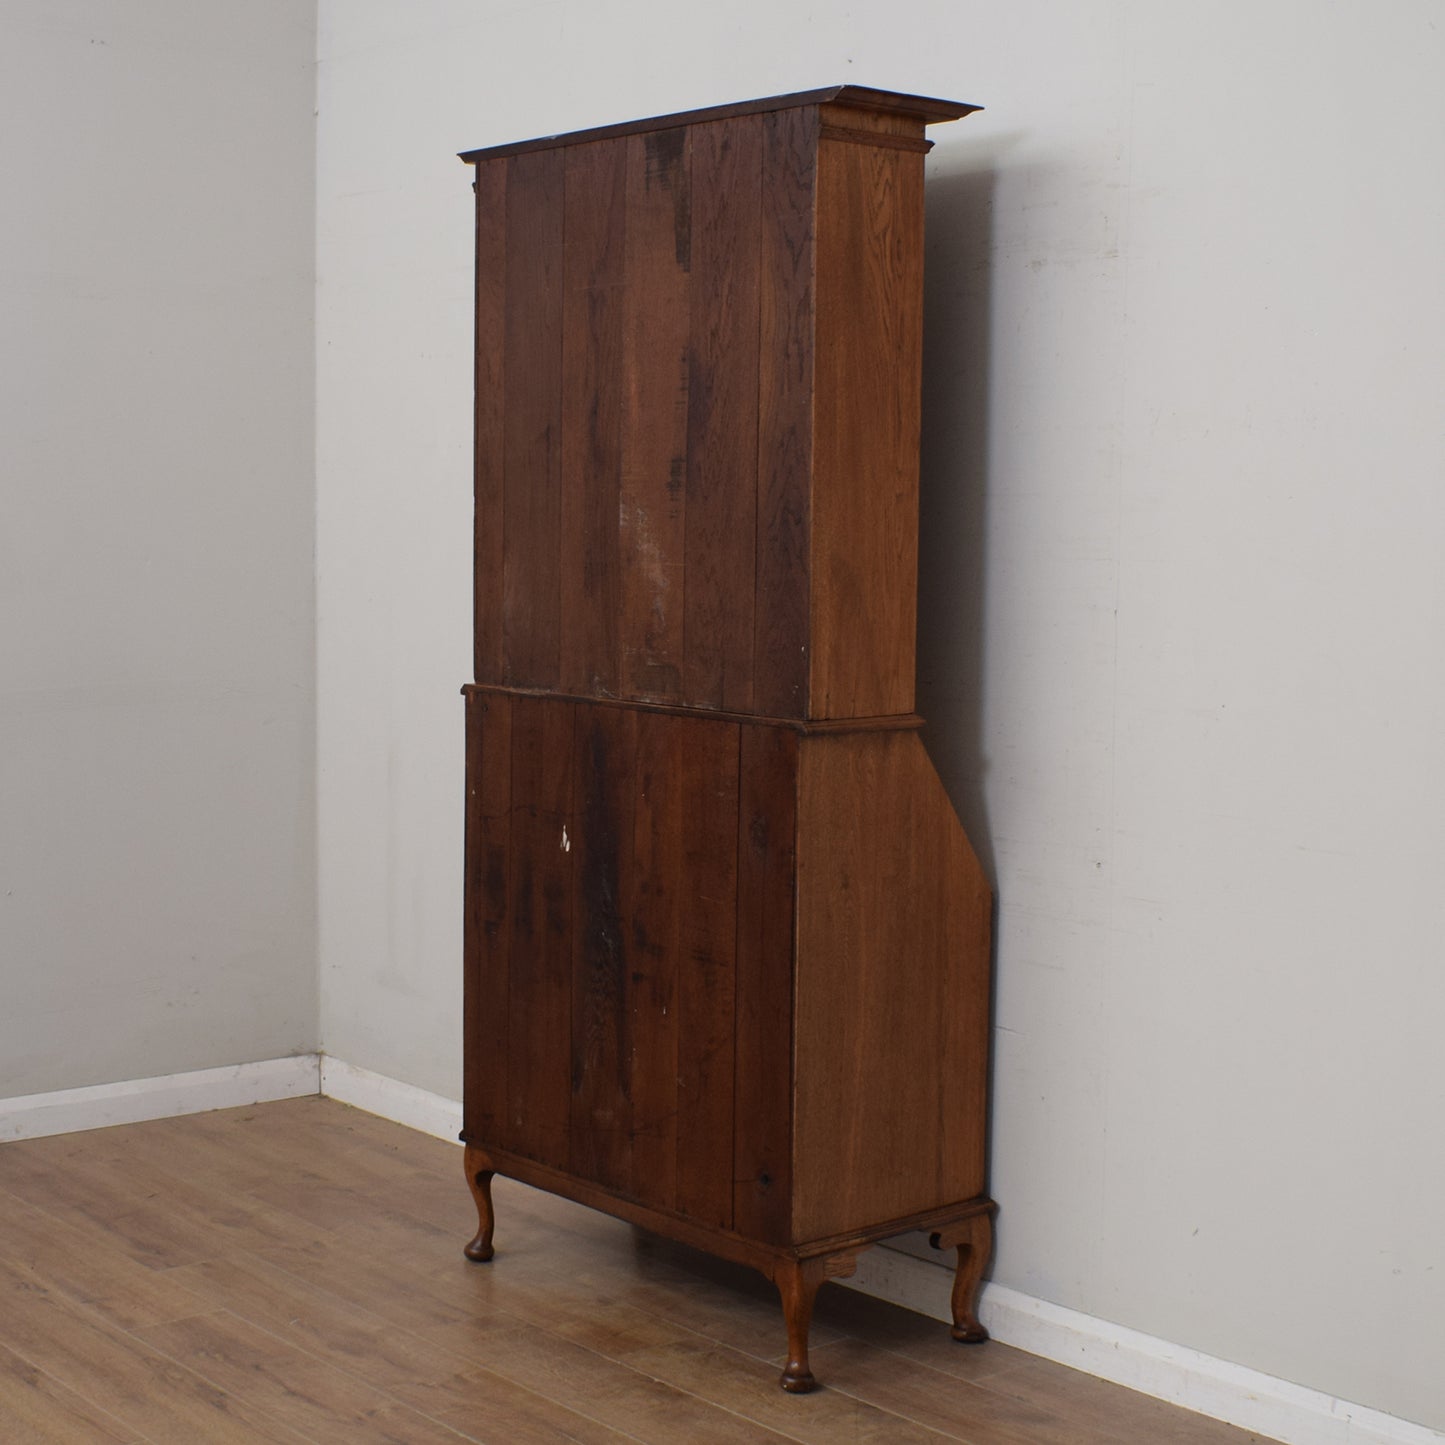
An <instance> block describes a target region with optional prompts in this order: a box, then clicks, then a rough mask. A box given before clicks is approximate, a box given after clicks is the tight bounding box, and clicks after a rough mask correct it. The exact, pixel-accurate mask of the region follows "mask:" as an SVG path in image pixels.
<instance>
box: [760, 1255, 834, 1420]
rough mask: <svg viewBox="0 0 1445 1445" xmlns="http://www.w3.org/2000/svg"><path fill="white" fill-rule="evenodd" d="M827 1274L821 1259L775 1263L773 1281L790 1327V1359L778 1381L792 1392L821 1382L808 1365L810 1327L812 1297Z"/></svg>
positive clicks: (803, 1392) (812, 1386)
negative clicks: (814, 1376) (816, 1378)
mask: <svg viewBox="0 0 1445 1445" xmlns="http://www.w3.org/2000/svg"><path fill="white" fill-rule="evenodd" d="M826 1278H827V1272H826V1270H825V1268H824V1263H823V1261H822V1260H821V1259H804V1260H797V1259H782V1260H779V1261H778V1263H777V1264H776V1265H775V1266H774V1269H773V1283H774V1284H775V1285H777V1287H778V1294H779V1295H780V1296H781V1297H782V1301H783V1319H784V1321H785V1323H786V1324H787V1327H788V1363H787V1364H786V1365H784V1366H783V1376H782V1379H781V1380H780V1381H779V1383H780V1384H781V1385H782V1387H783V1389H785V1390H787V1391H788V1393H789V1394H792V1395H806V1394H807V1393H808V1391H809V1390H813V1389H816V1388H817V1384H818V1382H817V1381H816V1380H815V1379H814V1378H813V1372H812V1370H810V1369H809V1368H808V1327H809V1326H810V1325H811V1324H812V1322H813V1301H814V1300H815V1299H817V1297H818V1287H819V1286H820V1285H821V1284H822V1283H823V1281H824V1279H826Z"/></svg>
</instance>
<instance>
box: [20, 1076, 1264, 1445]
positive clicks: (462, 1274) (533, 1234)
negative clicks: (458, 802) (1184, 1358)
mask: <svg viewBox="0 0 1445 1445" xmlns="http://www.w3.org/2000/svg"><path fill="white" fill-rule="evenodd" d="M457 1157H458V1156H457V1150H456V1148H455V1147H454V1146H453V1145H450V1144H446V1143H443V1142H441V1141H439V1140H434V1139H430V1138H427V1137H425V1136H423V1135H419V1134H415V1133H413V1132H412V1131H410V1130H407V1129H404V1128H401V1127H400V1126H398V1125H394V1124H389V1123H387V1122H385V1121H383V1120H379V1119H376V1118H373V1117H371V1116H370V1115H366V1114H362V1113H360V1112H359V1111H356V1110H353V1109H349V1108H347V1107H345V1106H344V1105H341V1104H337V1103H334V1102H332V1101H330V1100H324V1099H315V1098H312V1099H296V1100H288V1101H286V1102H283V1103H274V1104H263V1105H258V1106H253V1107H250V1108H244V1109H229V1110H222V1111H219V1112H216V1113H211V1114H201V1115H193V1116H191V1117H189V1118H183V1119H171V1120H158V1121H155V1122H153V1123H146V1124H133V1125H127V1126H124V1127H121V1128H115V1129H108V1130H98V1131H95V1132H92V1133H87V1134H73V1135H66V1136H60V1137H57V1138H50V1139H37V1140H27V1141H24V1142H20V1143H10V1144H5V1145H3V1146H0V1439H4V1440H6V1441H11V1440H14V1441H27V1442H29V1441H45V1442H49V1441H54V1442H66V1445H70V1442H82V1441H84V1442H109V1441H113V1442H117V1445H127V1442H134V1445H141V1442H146V1441H152V1442H178V1445H179V1442H184V1445H195V1442H197V1441H206V1442H212V1441H217V1442H229V1441H274V1442H297V1441H328V1442H329V1441H343V1440H344V1441H347V1442H352V1445H368V1442H407V1445H433V1442H435V1445H442V1442H447V1441H450V1442H452V1445H456V1442H459V1441H489V1442H497V1445H513V1442H523V1445H527V1442H539V1441H563V1440H572V1441H584V1442H611V1441H623V1440H641V1441H645V1442H679V1445H681V1442H688V1445H692V1442H711V1441H757V1442H764V1441H771V1440H799V1441H814V1442H818V1445H833V1442H838V1441H849V1442H854V1441H863V1442H877V1445H885V1442H886V1445H904V1442H923V1441H968V1442H973V1445H1004V1442H1019V1445H1024V1442H1027V1445H1104V1442H1113V1445H1146V1442H1147V1445H1159V1442H1163V1441H1168V1442H1171V1445H1247V1442H1250V1441H1255V1442H1259V1441H1260V1440H1261V1437H1259V1436H1256V1435H1251V1434H1248V1433H1247V1432H1245V1431H1242V1430H1236V1429H1233V1428H1231V1427H1229V1426H1226V1425H1221V1424H1219V1423H1218V1422H1215V1421H1210V1420H1206V1419H1204V1418H1203V1417H1201V1416H1197V1415H1191V1414H1189V1413H1188V1412H1186V1411H1183V1410H1178V1409H1175V1408H1173V1407H1171V1406H1168V1405H1164V1404H1162V1403H1161V1402H1159V1401H1156V1400H1151V1399H1148V1398H1147V1397H1144V1396H1140V1395H1135V1394H1133V1393H1131V1392H1130V1391H1127V1390H1124V1389H1121V1388H1119V1387H1118V1386H1114V1385H1109V1384H1106V1383H1104V1382H1103V1381H1100V1380H1096V1379H1093V1378H1091V1377H1090V1376H1087V1375H1082V1374H1079V1373H1077V1372H1075V1371H1073V1370H1069V1369H1066V1368H1064V1367H1063V1366H1059V1365H1054V1364H1050V1363H1048V1362H1046V1361H1042V1360H1039V1359H1036V1358H1035V1357H1033V1356H1029V1355H1025V1354H1022V1353H1020V1352H1018V1351H1016V1350H1011V1349H1008V1348H1007V1347H1005V1346H1002V1345H998V1344H993V1345H990V1346H989V1347H988V1348H987V1350H983V1351H975V1350H971V1349H967V1348H962V1347H960V1346H957V1345H955V1344H953V1342H952V1341H950V1340H949V1338H948V1333H947V1330H946V1329H941V1328H940V1327H939V1325H938V1323H937V1321H934V1320H927V1319H923V1318H921V1317H920V1316H916V1315H912V1314H910V1313H908V1312H907V1311H904V1310H899V1309H896V1308H894V1307H892V1306H890V1305H885V1304H882V1303H881V1302H879V1301H876V1300H870V1299H867V1298H865V1297H863V1296H860V1295H856V1294H852V1293H850V1292H848V1291H845V1290H842V1289H839V1288H838V1287H837V1286H831V1287H825V1288H824V1290H823V1293H822V1295H821V1296H820V1298H819V1304H818V1311H817V1319H816V1323H815V1326H814V1346H813V1349H814V1357H815V1360H816V1361H817V1363H818V1364H819V1366H820V1367H821V1369H822V1370H825V1371H826V1378H827V1380H828V1382H829V1383H828V1387H827V1388H825V1389H823V1390H820V1391H819V1392H818V1393H817V1394H815V1395H811V1396H803V1397H791V1396H785V1395H783V1394H781V1393H780V1392H779V1391H778V1390H777V1388H776V1374H777V1360H778V1356H777V1351H778V1350H779V1348H780V1341H779V1338H778V1329H777V1303H776V1296H775V1295H774V1293H773V1292H772V1290H771V1289H770V1288H769V1287H768V1286H767V1285H766V1284H765V1283H764V1282H763V1281H762V1280H761V1278H760V1277H758V1276H755V1275H754V1274H753V1273H752V1272H751V1271H749V1270H743V1269H738V1268H735V1267H732V1266H727V1265H722V1264H719V1263H717V1262H716V1261H713V1260H710V1259H708V1258H707V1257H705V1256H703V1255H699V1254H696V1253H694V1252H693V1251H690V1250H687V1249H684V1248H681V1247H679V1246H673V1245H668V1244H665V1243H663V1242H661V1241H659V1240H656V1239H654V1238H652V1237H651V1236H647V1235H642V1234H640V1233H638V1232H636V1231H634V1230H632V1229H631V1228H630V1227H629V1226H627V1225H624V1224H621V1223H619V1222H618V1221H616V1220H613V1219H610V1218H608V1217H607V1216H605V1215H602V1214H598V1213H596V1212H594V1211H592V1210H588V1209H585V1208H582V1207H580V1206H577V1205H573V1204H570V1203H568V1202H567V1201H565V1200H561V1199H556V1198H554V1197H551V1196H549V1195H546V1194H542V1193H539V1192H537V1191H534V1190H531V1189H527V1188H525V1187H524V1186H522V1185H518V1184H514V1183H512V1182H511V1181H508V1180H504V1179H498V1180H497V1181H496V1189H497V1192H498V1194H499V1196H500V1197H501V1198H503V1199H504V1201H505V1207H504V1209H503V1211H502V1222H501V1225H500V1227H499V1229H498V1234H497V1253H498V1258H499V1259H500V1258H502V1257H504V1256H505V1257H506V1258H507V1259H508V1261H509V1262H510V1265H511V1267H510V1268H509V1269H507V1270H491V1269H477V1268H476V1267H474V1266H472V1265H470V1264H468V1263H467V1261H466V1260H465V1259H463V1258H462V1256H461V1254H460V1251H459V1250H458V1248H457V1240H458V1239H459V1238H461V1237H462V1236H463V1235H464V1234H465V1233H466V1231H467V1228H468V1227H469V1224H470V1215H471V1205H470V1201H469V1200H468V1199H467V1198H466V1196H465V1193H464V1192H463V1193H462V1194H461V1195H460V1197H459V1192H458V1190H457V1187H456V1176H457Z"/></svg>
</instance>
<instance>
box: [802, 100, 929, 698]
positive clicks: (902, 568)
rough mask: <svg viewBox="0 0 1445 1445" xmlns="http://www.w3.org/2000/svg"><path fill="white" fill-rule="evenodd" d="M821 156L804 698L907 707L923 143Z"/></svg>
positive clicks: (832, 143)
mask: <svg viewBox="0 0 1445 1445" xmlns="http://www.w3.org/2000/svg"><path fill="white" fill-rule="evenodd" d="M920 129H921V128H920ZM817 166H818V181H817V214H818V216H819V218H820V221H819V229H818V237H817V279H816V288H817V290H816V308H817V309H816V325H817V340H816V342H815V347H816V351H815V357H816V380H815V391H814V431H813V448H814V452H813V490H812V511H811V525H812V533H811V536H812V598H811V604H810V626H809V642H810V646H811V656H812V670H811V677H810V682H809V703H808V712H809V716H812V717H844V716H857V717H866V716H869V715H873V714H880V715H881V714H885V713H908V712H912V711H913V696H914V691H913V689H914V677H913V672H914V643H915V639H914V634H915V631H916V622H917V590H918V439H919V406H920V396H921V388H922V356H923V352H922V346H923V341H922V337H923V157H922V156H921V155H917V154H913V153H911V152H907V151H900V150H896V149H891V148H879V147H872V146H866V145H855V144H852V143H850V142H846V141H838V140H826V139H824V140H820V142H819V144H818V158H817Z"/></svg>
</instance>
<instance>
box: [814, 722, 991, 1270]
mask: <svg viewBox="0 0 1445 1445" xmlns="http://www.w3.org/2000/svg"><path fill="white" fill-rule="evenodd" d="M799 774H800V778H799V818H798V958H797V985H796V989H797V991H796V999H795V1008H796V1020H797V1022H796V1045H795V1046H796V1050H797V1057H796V1066H795V1077H796V1118H795V1125H794V1128H795V1136H794V1197H795V1203H794V1219H793V1227H794V1237H795V1239H796V1240H798V1241H806V1240H808V1239H817V1238H822V1237H827V1236H829V1235H831V1234H835V1233H840V1232H844V1231H848V1230H853V1229H861V1228H866V1227H868V1226H870V1225H874V1224H879V1223H883V1222H886V1221H887V1220H890V1219H896V1218H899V1217H902V1216H905V1215H908V1214H912V1213H916V1212H921V1211H924V1210H929V1209H934V1208H940V1207H943V1206H946V1205H948V1204H952V1203H956V1202H959V1201H962V1200H966V1199H971V1198H974V1197H976V1196H977V1195H979V1194H980V1193H982V1190H983V1184H984V1179H983V1146H984V1127H985V1119H984V1102H983V1094H984V1085H985V1079H986V1071H987V1057H988V1005H987V1000H988V983H989V941H988V940H989V919H990V903H989V890H988V886H987V884H986V883H985V881H984V879H983V875H982V872H981V870H980V869H979V866H978V863H977V860H976V859H975V858H974V856H973V852H972V849H971V848H970V847H969V845H968V842H967V839H966V838H965V837H964V835H963V830H962V828H961V827H960V825H959V823H958V819H957V817H956V816H955V814H954V812H953V809H952V807H951V806H950V805H949V802H948V799H947V796H946V795H945V794H944V791H943V789H942V786H941V785H940V784H939V782H938V779H937V777H936V775H935V774H934V772H933V767H932V764H931V763H930V762H929V760H928V756H927V754H926V752H925V751H924V749H923V744H922V742H921V740H920V739H919V737H918V735H917V734H916V733H911V732H877V733H860V734H850V735H846V736H838V737H812V738H807V739H805V740H804V742H803V743H802V744H801V747H800V761H799Z"/></svg>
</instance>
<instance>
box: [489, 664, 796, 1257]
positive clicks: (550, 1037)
mask: <svg viewBox="0 0 1445 1445" xmlns="http://www.w3.org/2000/svg"><path fill="white" fill-rule="evenodd" d="M796 755H797V738H796V735H795V734H793V733H792V732H790V731H788V730H786V729H779V728H769V727H762V726H758V727H753V726H747V725H741V724H739V723H737V722H732V721H726V720H723V719H719V718H709V717H706V716H681V715H671V714H664V713H654V712H639V711H633V710H631V709H627V708H621V707H616V706H613V705H609V704H590V703H584V702H574V701H571V700H569V699H563V698H547V697H536V696H525V695H517V694H509V693H505V692H500V691H491V690H483V689H476V690H470V691H469V697H468V757H467V768H468V790H467V791H468V809H467V876H468V889H469V894H468V896H469V904H468V914H467V930H466V941H467V951H468V956H467V973H466V981H467V983H466V1016H467V1030H468V1038H469V1039H470V1040H472V1041H473V1045H472V1046H471V1047H470V1048H469V1050H468V1070H467V1076H466V1098H465V1114H466V1119H465V1127H466V1133H467V1137H468V1138H470V1139H471V1140H472V1141H473V1142H475V1143H478V1144H481V1145H482V1146H483V1147H485V1145H486V1144H487V1143H488V1142H492V1143H494V1144H495V1145H496V1146H497V1147H500V1148H503V1149H506V1150H508V1151H509V1152H511V1153H514V1154H518V1155H521V1156H523V1157H525V1158H528V1159H534V1160H536V1161H538V1162H540V1163H543V1164H548V1165H550V1166H552V1167H554V1168H557V1169H563V1170H566V1171H568V1172H570V1173H572V1174H575V1175H577V1176H579V1177H582V1178H588V1179H592V1180H595V1181H596V1182H597V1183H598V1184H599V1185H601V1186H603V1187H604V1188H607V1189H610V1190H613V1191H615V1192H616V1193H618V1194H620V1195H623V1196H625V1197H627V1198H630V1199H635V1200H638V1201H639V1202H643V1203H646V1204H648V1205H650V1206H652V1207H654V1208H659V1209H664V1210H668V1211H672V1212H676V1213H679V1214H682V1215H685V1216H687V1217H688V1218H691V1219H694V1220H697V1221H698V1222H700V1223H705V1224H709V1225H715V1226H718V1227H721V1228H733V1227H735V1219H736V1218H740V1219H742V1220H743V1221H744V1223H745V1227H746V1229H747V1230H748V1232H749V1233H751V1234H752V1235H753V1236H754V1237H757V1238H767V1239H774V1240H777V1241H780V1242H781V1241H782V1240H784V1239H785V1237H786V1233H787V1228H788V1212H787V1202H786V1201H787V1195H788V1188H789V1171H790V1133H789V1117H788V1109H789V1103H790V1098H789V1092H790V1069H791V1056H790V1036H791V1024H790V1016H789V1002H790V997H791V981H792V926H791V912H792V894H793V875H792V868H793V863H792V860H793V846H794V845H793V835H794V824H795V819H794V810H795V792H796V766H797V764H796Z"/></svg>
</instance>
